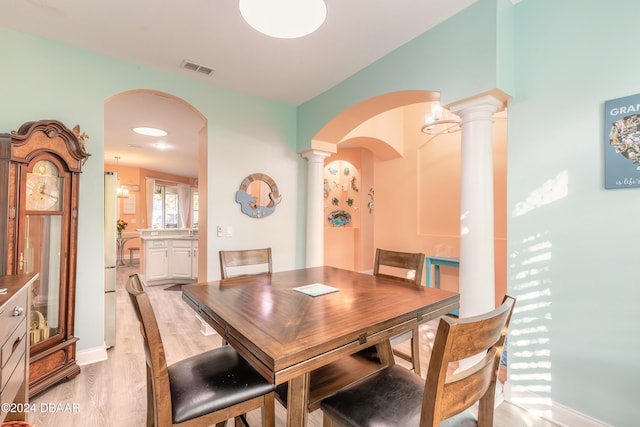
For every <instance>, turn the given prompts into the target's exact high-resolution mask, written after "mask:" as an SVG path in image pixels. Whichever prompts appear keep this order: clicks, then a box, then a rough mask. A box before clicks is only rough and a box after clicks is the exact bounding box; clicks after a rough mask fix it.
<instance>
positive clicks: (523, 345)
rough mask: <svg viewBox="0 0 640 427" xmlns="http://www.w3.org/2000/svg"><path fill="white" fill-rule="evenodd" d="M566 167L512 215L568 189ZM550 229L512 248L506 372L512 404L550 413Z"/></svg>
mask: <svg viewBox="0 0 640 427" xmlns="http://www.w3.org/2000/svg"><path fill="white" fill-rule="evenodd" d="M568 188H569V183H568V173H567V172H566V171H562V172H560V173H558V175H556V177H554V178H553V179H550V180H548V181H546V182H545V183H543V184H542V185H541V186H540V187H538V188H537V189H535V190H534V191H532V192H531V193H530V194H529V196H528V197H527V199H526V200H524V201H522V202H519V203H516V205H515V207H514V209H513V211H512V217H513V218H517V217H519V216H523V215H527V214H530V213H531V212H533V211H535V210H536V209H539V208H541V207H543V206H545V205H548V204H550V203H553V202H555V201H558V200H560V199H563V198H565V197H566V196H567V194H568ZM552 242H553V240H552V236H551V235H550V233H549V232H544V231H543V232H539V233H536V234H531V235H528V236H523V237H522V238H521V239H520V241H519V243H518V245H517V247H515V248H512V250H511V254H510V265H511V272H510V274H511V277H510V288H511V289H510V293H512V294H513V295H514V296H516V297H517V298H518V303H517V305H516V307H515V310H514V318H513V320H512V322H511V327H510V330H509V338H508V357H509V359H508V361H507V363H508V367H509V368H508V369H509V371H508V378H509V384H511V390H512V393H513V397H512V398H511V400H512V401H513V403H514V404H516V405H520V406H523V407H526V408H528V409H530V410H531V411H533V412H534V413H536V414H537V415H540V416H543V417H548V418H552V407H551V405H552V396H551V392H552V390H551V387H552V374H551V348H550V341H549V340H550V328H551V324H552V323H551V322H552V307H551V291H552V286H553V283H552V282H551V279H550V274H549V269H550V265H551V259H552V255H553V243H552Z"/></svg>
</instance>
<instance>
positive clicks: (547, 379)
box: [298, 0, 640, 426]
mask: <svg viewBox="0 0 640 427" xmlns="http://www.w3.org/2000/svg"><path fill="white" fill-rule="evenodd" d="M638 16H640V2H637V0H614V1H611V2H599V1H595V0H589V1H584V0H562V1H557V0H524V1H522V2H520V3H518V4H516V5H513V4H511V2H509V1H506V0H479V1H478V2H476V3H474V4H473V5H472V6H470V7H469V8H467V9H465V10H464V11H462V12H461V13H459V14H458V15H456V16H454V17H453V18H451V19H449V20H448V21H446V22H444V23H442V24H440V25H439V26H437V27H435V28H434V29H432V30H430V31H428V32H427V33H425V34H423V35H421V36H419V37H418V38H416V39H414V40H413V41H411V42H409V43H407V44H406V45H404V46H402V47H401V48H399V49H397V50H396V51H394V52H392V53H391V54H389V55H387V56H385V57H384V58H382V59H380V60H379V61H377V62H375V63H373V64H371V65H370V66H369V67H367V68H365V69H363V70H361V71H360V72H358V73H356V74H355V75H353V76H352V77H350V78H348V79H346V80H345V81H343V82H342V83H340V84H338V85H337V86H335V87H334V88H332V89H330V90H328V91H327V92H325V93H323V94H322V95H320V96H318V97H316V98H314V99H312V100H310V101H308V102H307V103H305V104H303V105H301V106H300V107H299V108H298V146H299V148H300V149H304V148H308V147H309V145H310V141H311V140H312V138H313V136H314V135H315V134H316V133H317V132H318V131H319V130H320V129H321V128H322V127H323V126H324V125H325V124H326V123H328V122H329V121H330V120H331V119H332V118H333V117H335V116H336V115H338V114H339V113H340V112H341V111H343V110H345V109H346V108H348V107H350V106H352V105H354V104H356V103H358V102H361V101H363V100H365V99H368V98H371V97H374V96H377V95H381V94H384V93H389V92H394V91H399V90H408V89H409V90H410V89H428V90H437V91H441V92H442V97H443V103H445V104H446V103H448V102H453V101H457V100H460V99H464V98H466V97H469V96H473V95H475V94H478V93H482V92H484V91H486V90H489V89H493V88H494V87H497V88H499V89H501V90H503V91H504V92H506V93H508V94H510V95H512V96H513V98H512V99H511V100H510V102H509V122H508V128H509V142H508V182H507V187H508V212H507V218H508V257H509V259H508V262H507V265H508V266H509V267H508V269H509V270H508V272H507V274H508V292H509V293H511V294H513V295H515V296H517V297H518V298H519V299H518V304H517V310H518V311H517V313H516V315H515V316H514V319H513V322H512V326H511V336H510V346H509V360H510V383H511V384H512V385H513V391H514V396H518V398H519V397H522V396H526V397H533V398H534V400H535V403H536V404H537V406H538V407H539V408H541V409H543V410H544V411H545V415H547V416H553V411H552V406H551V403H552V402H553V403H554V404H559V405H560V407H566V408H569V411H572V410H573V411H576V412H579V413H581V414H583V415H586V416H587V417H592V418H595V419H597V420H601V421H603V422H606V423H609V424H611V425H616V426H631V425H634V424H637V422H636V418H637V409H636V406H637V400H638V397H639V396H640V394H639V393H638V391H637V390H638V384H640V358H639V357H638V354H639V353H640V310H639V309H638V308H637V305H638V301H640V286H638V274H637V271H636V269H635V266H636V263H637V262H638V261H637V259H636V258H637V252H636V250H637V242H636V239H637V236H638V233H637V232H636V231H635V225H634V219H635V218H637V217H639V216H640V202H639V200H640V198H639V197H640V188H636V189H621V190H604V186H603V182H604V175H603V150H604V146H603V138H602V135H603V114H604V112H603V106H604V102H605V101H606V100H608V99H613V98H618V97H622V96H626V95H632V94H636V93H640V79H638V76H639V75H640V57H639V56H638V55H637V54H636V52H635V45H634V43H635V42H636V40H638V37H637V35H636V32H637V31H636V27H637V19H638ZM531 393H533V394H531ZM537 398H539V399H537ZM530 403H531V402H530ZM523 404H524V402H523ZM556 414H557V412H556Z"/></svg>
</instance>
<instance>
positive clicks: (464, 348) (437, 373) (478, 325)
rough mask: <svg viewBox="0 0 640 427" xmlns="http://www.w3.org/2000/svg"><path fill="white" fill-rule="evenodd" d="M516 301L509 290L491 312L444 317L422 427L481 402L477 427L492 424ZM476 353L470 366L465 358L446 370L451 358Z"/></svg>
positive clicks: (455, 359)
mask: <svg viewBox="0 0 640 427" xmlns="http://www.w3.org/2000/svg"><path fill="white" fill-rule="evenodd" d="M514 305H515V299H514V298H513V297H510V296H508V295H507V296H505V298H504V301H503V302H502V304H501V305H500V307H498V308H496V309H495V310H493V311H491V312H489V313H486V314H483V315H480V316H475V317H470V318H466V319H454V318H451V317H448V316H445V317H443V318H441V319H440V324H439V326H438V332H437V333H436V338H435V341H434V344H433V351H432V353H431V360H430V362H429V370H428V372H427V379H426V384H425V391H424V397H423V402H422V415H421V422H420V425H421V426H422V427H424V426H433V427H436V426H438V425H439V423H440V421H441V420H444V419H447V418H450V417H451V416H453V415H456V414H458V413H460V412H462V411H464V410H466V409H467V408H469V407H470V406H471V405H473V404H474V403H475V402H477V401H479V404H480V406H479V409H478V427H491V426H493V411H494V399H495V388H496V380H497V373H498V365H499V363H500V356H501V355H502V347H503V345H504V340H505V337H506V334H507V328H508V326H509V321H510V320H511V314H512V312H513V307H514ZM478 355H480V356H478ZM473 356H475V358H478V359H479V360H478V361H475V363H473V362H471V363H473V365H472V366H470V367H464V362H462V363H463V368H462V370H460V371H459V372H455V373H453V374H451V375H447V370H448V367H449V363H451V362H459V361H462V360H464V359H468V358H470V357H473ZM475 358H474V359H475ZM474 359H470V360H474Z"/></svg>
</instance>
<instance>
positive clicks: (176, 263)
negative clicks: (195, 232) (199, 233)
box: [169, 240, 193, 279]
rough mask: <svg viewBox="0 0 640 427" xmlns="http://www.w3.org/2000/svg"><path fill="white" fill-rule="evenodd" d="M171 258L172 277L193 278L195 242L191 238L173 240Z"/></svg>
mask: <svg viewBox="0 0 640 427" xmlns="http://www.w3.org/2000/svg"><path fill="white" fill-rule="evenodd" d="M169 258H170V260H169V275H170V276H171V277H172V278H174V279H191V278H193V273H192V268H193V242H192V241H191V240H172V241H171V254H170V257H169Z"/></svg>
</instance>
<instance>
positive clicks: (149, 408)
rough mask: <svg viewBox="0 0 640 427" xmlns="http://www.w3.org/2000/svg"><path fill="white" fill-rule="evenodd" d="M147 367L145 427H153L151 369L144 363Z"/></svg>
mask: <svg viewBox="0 0 640 427" xmlns="http://www.w3.org/2000/svg"><path fill="white" fill-rule="evenodd" d="M145 366H146V367H147V427H154V426H155V425H156V422H155V419H156V417H155V402H154V398H153V380H152V375H151V368H149V365H147V364H146V363H145Z"/></svg>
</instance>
